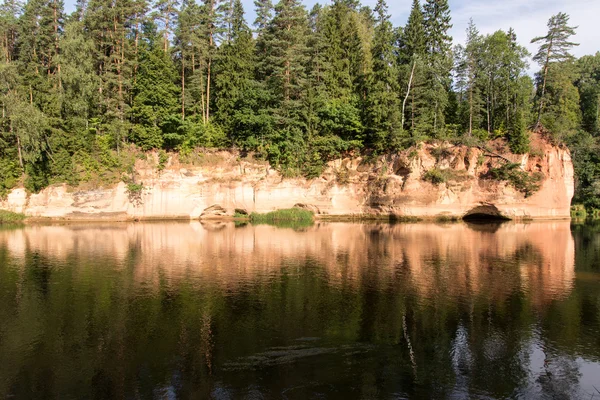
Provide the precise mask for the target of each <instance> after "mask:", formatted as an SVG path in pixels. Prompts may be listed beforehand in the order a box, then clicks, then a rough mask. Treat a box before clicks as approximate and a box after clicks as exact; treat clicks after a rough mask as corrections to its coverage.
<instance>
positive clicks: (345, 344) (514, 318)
mask: <svg viewBox="0 0 600 400" xmlns="http://www.w3.org/2000/svg"><path fill="white" fill-rule="evenodd" d="M599 390H600V226H593V225H570V224H569V223H568V222H552V223H532V224H513V223H507V224H503V225H500V226H498V225H467V224H450V225H436V224H399V225H386V224H380V225H373V224H321V225H315V226H313V227H308V228H302V229H297V230H294V229H290V228H275V227H270V226H263V225H261V226H255V227H253V226H241V227H235V226H234V225H233V224H219V223H216V224H210V225H202V224H200V223H192V224H188V223H185V224H182V223H179V224H170V223H169V224H166V223H161V224H130V225H70V226H30V227H25V228H15V229H6V228H4V229H2V230H0V398H2V399H4V398H24V399H37V398H40V399H41V398H54V399H94V398H106V399H151V398H156V399H175V398H196V399H208V398H215V399H330V398H331V399H355V398H356V399H399V398H457V399H461V398H481V399H489V398H523V399H536V398H548V399H568V398H574V399H579V398H581V399H594V398H596V399H600V391H599Z"/></svg>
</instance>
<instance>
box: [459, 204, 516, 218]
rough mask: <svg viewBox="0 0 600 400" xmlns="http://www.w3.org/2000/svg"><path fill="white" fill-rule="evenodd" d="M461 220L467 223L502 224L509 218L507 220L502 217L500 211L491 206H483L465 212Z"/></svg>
mask: <svg viewBox="0 0 600 400" xmlns="http://www.w3.org/2000/svg"><path fill="white" fill-rule="evenodd" d="M462 219H463V220H464V221H469V222H478V221H483V222H489V221H497V222H502V221H508V220H510V218H507V217H505V216H504V215H502V213H501V212H500V210H498V208H497V207H496V206H494V205H493V204H485V205H480V206H477V207H475V208H472V209H471V210H469V211H467V213H466V214H465V215H464V216H463V218H462Z"/></svg>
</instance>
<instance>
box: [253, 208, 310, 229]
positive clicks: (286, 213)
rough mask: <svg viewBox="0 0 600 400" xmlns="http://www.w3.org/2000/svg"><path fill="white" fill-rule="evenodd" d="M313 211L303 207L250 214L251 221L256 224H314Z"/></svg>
mask: <svg viewBox="0 0 600 400" xmlns="http://www.w3.org/2000/svg"><path fill="white" fill-rule="evenodd" d="M313 221H314V216H313V213H312V212H310V211H308V210H303V209H301V208H288V209H284V210H276V211H271V212H268V213H266V214H259V213H252V214H250V222H252V223H254V224H277V225H278V224H281V223H284V224H290V223H293V224H300V225H312V223H313Z"/></svg>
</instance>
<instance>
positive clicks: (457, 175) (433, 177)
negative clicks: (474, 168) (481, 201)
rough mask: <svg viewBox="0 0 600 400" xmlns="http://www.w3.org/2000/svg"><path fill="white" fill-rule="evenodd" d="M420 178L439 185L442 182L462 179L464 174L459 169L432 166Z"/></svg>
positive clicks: (464, 177)
mask: <svg viewBox="0 0 600 400" xmlns="http://www.w3.org/2000/svg"><path fill="white" fill-rule="evenodd" d="M421 179H423V180H424V181H426V182H430V183H432V184H434V185H440V184H442V183H449V182H459V181H463V180H464V179H466V176H465V175H464V174H463V173H461V172H460V171H455V170H454V169H452V168H446V169H440V168H437V167H434V168H432V169H430V170H429V171H427V172H425V173H424V174H423V176H422V177H421Z"/></svg>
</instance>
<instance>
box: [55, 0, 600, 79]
mask: <svg viewBox="0 0 600 400" xmlns="http://www.w3.org/2000/svg"><path fill="white" fill-rule="evenodd" d="M276 1H277V0H274V2H276ZM376 1H377V0H362V1H361V3H362V4H363V5H368V6H371V7H374V6H375V3H376ZM242 2H243V4H244V8H245V10H246V19H247V21H248V22H249V23H252V21H253V20H254V17H255V14H254V3H253V0H242ZM303 2H304V4H305V5H306V6H307V8H310V7H312V6H313V5H314V4H315V3H317V0H304V1H303ZM327 2H328V1H320V3H322V4H325V3H327ZM422 3H423V0H421V4H422ZM449 3H450V9H451V16H452V24H453V27H452V30H451V32H450V33H451V35H452V37H453V38H454V44H458V43H464V40H465V37H466V35H465V29H466V28H467V24H468V23H469V19H470V18H473V21H474V22H475V25H476V26H477V28H478V29H479V31H480V32H481V33H482V34H488V33H493V32H495V31H497V30H498V29H502V30H504V31H507V30H508V29H509V28H511V27H512V28H514V29H515V32H516V33H517V40H518V41H519V43H520V44H521V45H523V46H525V47H526V48H527V49H528V50H529V52H530V53H535V52H536V50H537V45H535V44H533V45H532V44H531V43H530V42H531V39H532V38H534V37H536V36H543V35H545V34H546V32H547V26H546V24H547V22H548V19H549V18H550V17H551V16H552V15H554V14H557V13H558V12H565V13H567V14H569V15H570V17H571V19H570V21H569V22H570V25H571V26H577V27H578V28H577V30H576V32H577V35H576V36H575V37H574V38H573V41H574V42H576V43H579V44H580V45H579V46H578V47H576V48H574V49H573V51H572V53H573V54H574V55H575V56H577V57H581V56H583V55H586V54H595V53H596V52H598V51H600V29H599V28H598V26H597V25H595V24H598V23H600V22H599V21H598V17H599V16H600V0H449ZM74 4H75V0H66V1H65V8H66V10H67V12H70V11H72V10H73V9H74ZM411 4H412V0H388V7H389V12H390V14H391V15H392V22H393V24H394V26H404V25H405V24H406V20H407V19H408V14H409V13H410V7H411ZM536 69H537V67H536V66H535V65H533V64H532V65H530V71H533V70H536Z"/></svg>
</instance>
